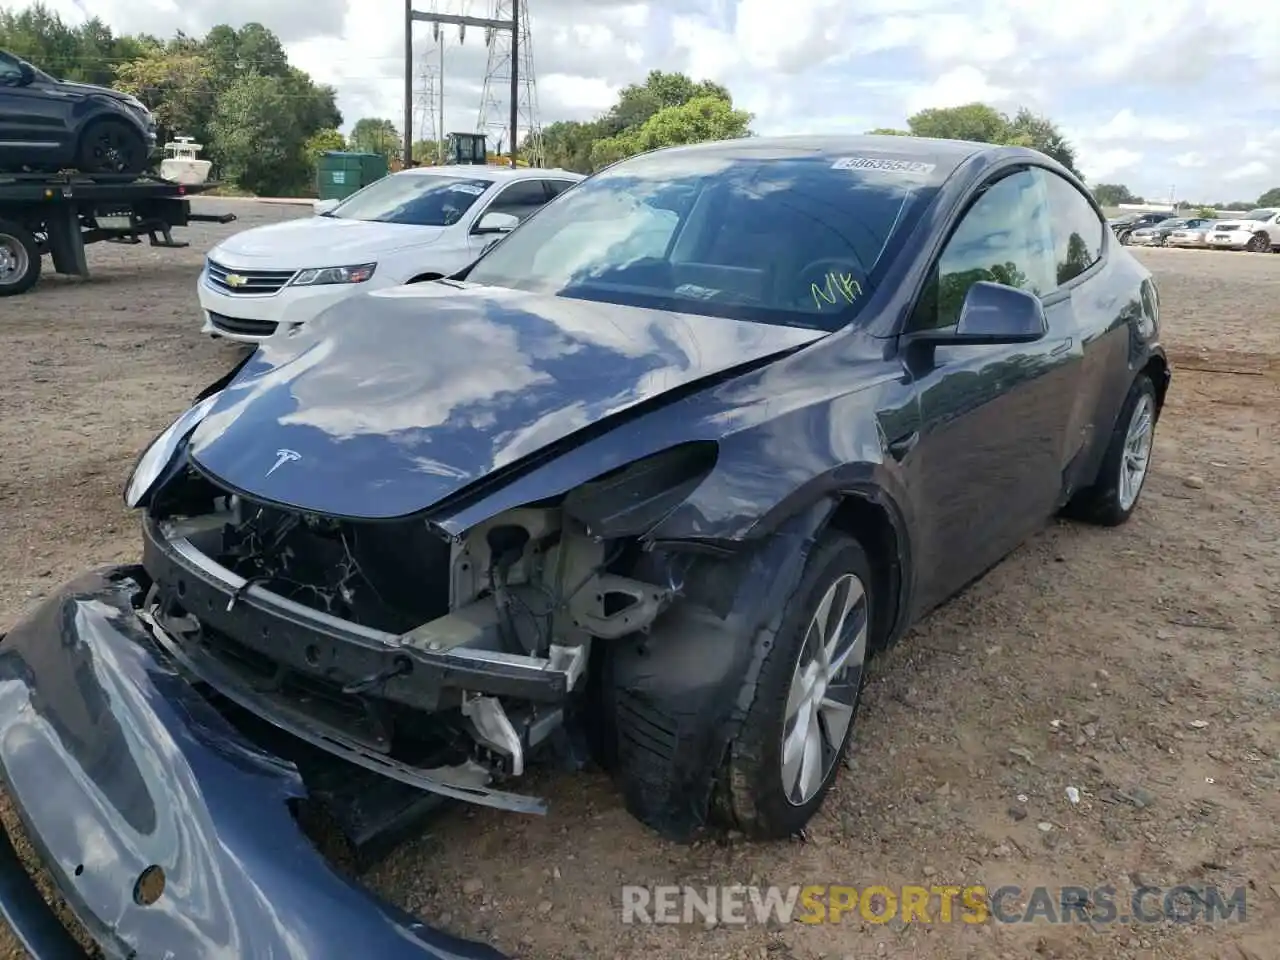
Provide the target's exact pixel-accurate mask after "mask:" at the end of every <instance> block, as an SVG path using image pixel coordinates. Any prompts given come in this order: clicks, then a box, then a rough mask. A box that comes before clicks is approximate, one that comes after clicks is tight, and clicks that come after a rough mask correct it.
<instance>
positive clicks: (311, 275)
mask: <svg viewBox="0 0 1280 960" xmlns="http://www.w3.org/2000/svg"><path fill="white" fill-rule="evenodd" d="M377 266H378V265H377V264H376V263H362V264H360V265H359V266H355V267H317V268H315V269H314V270H302V271H300V272H299V273H298V275H297V276H296V277H294V278H293V286H295V287H318V286H322V285H324V284H331V283H364V282H365V281H366V280H368V279H369V278H370V277H372V276H373V271H374V270H375V269H376V268H377Z"/></svg>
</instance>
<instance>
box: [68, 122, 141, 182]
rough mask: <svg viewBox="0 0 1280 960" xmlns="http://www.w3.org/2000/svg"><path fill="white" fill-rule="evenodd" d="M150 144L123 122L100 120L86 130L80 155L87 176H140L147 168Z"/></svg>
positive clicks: (77, 164)
mask: <svg viewBox="0 0 1280 960" xmlns="http://www.w3.org/2000/svg"><path fill="white" fill-rule="evenodd" d="M147 159H148V158H147V142H146V141H145V140H144V139H143V138H142V134H140V133H139V132H138V131H137V130H136V129H134V127H132V126H130V125H129V124H128V123H125V122H124V121H123V120H98V121H96V122H94V123H92V124H90V126H89V127H88V129H86V130H85V132H84V135H83V137H82V138H81V140H80V147H79V149H78V150H77V151H76V166H77V167H78V168H79V169H80V170H81V171H82V172H84V173H118V174H128V175H137V174H139V173H142V171H143V170H145V169H146V168H147Z"/></svg>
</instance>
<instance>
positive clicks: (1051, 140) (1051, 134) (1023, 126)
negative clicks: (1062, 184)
mask: <svg viewBox="0 0 1280 960" xmlns="http://www.w3.org/2000/svg"><path fill="white" fill-rule="evenodd" d="M1004 142H1005V143H1009V144H1016V145H1017V146H1020V147H1030V148H1031V149H1032V150H1039V151H1040V152H1041V153H1043V154H1045V155H1046V156H1050V157H1053V159H1055V160H1057V161H1058V162H1059V163H1060V164H1062V165H1063V166H1064V167H1066V168H1067V169H1068V170H1070V171H1071V172H1072V173H1074V174H1075V175H1076V176H1077V177H1080V178H1081V179H1084V177H1083V175H1082V174H1081V173H1080V170H1079V169H1078V168H1077V167H1076V151H1075V148H1074V147H1072V146H1071V144H1070V143H1069V142H1068V141H1067V138H1066V137H1065V136H1063V134H1062V131H1061V130H1059V129H1058V128H1057V126H1056V125H1055V124H1054V123H1053V121H1051V120H1049V119H1048V118H1047V117H1042V116H1039V115H1037V114H1034V113H1032V112H1031V111H1030V110H1028V109H1027V108H1026V107H1023V108H1022V109H1021V110H1019V111H1018V112H1017V114H1016V115H1015V116H1014V118H1013V119H1012V120H1011V121H1009V126H1008V130H1007V132H1006V134H1005V139H1004Z"/></svg>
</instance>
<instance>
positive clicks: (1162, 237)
mask: <svg viewBox="0 0 1280 960" xmlns="http://www.w3.org/2000/svg"><path fill="white" fill-rule="evenodd" d="M1206 223H1209V221H1208V220H1206V219H1204V218H1203V217H1193V218H1191V219H1187V218H1186V217H1169V218H1167V219H1165V220H1161V221H1160V222H1159V223H1157V224H1155V225H1154V226H1151V227H1142V228H1141V229H1138V230H1134V231H1133V233H1131V234H1130V235H1129V242H1130V243H1134V244H1138V245H1139V246H1148V247H1163V246H1164V245H1165V243H1166V242H1167V241H1168V239H1169V235H1170V234H1172V233H1173V232H1174V231H1175V230H1188V229H1195V228H1197V227H1201V226H1203V225H1204V224H1206Z"/></svg>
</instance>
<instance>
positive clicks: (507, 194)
mask: <svg viewBox="0 0 1280 960" xmlns="http://www.w3.org/2000/svg"><path fill="white" fill-rule="evenodd" d="M551 197H552V194H551V192H550V191H549V190H548V189H547V184H546V182H545V181H543V180H516V181H514V182H513V183H509V184H507V185H506V186H505V187H503V188H502V189H500V190H499V191H498V192H497V194H496V195H495V196H494V198H493V199H492V200H490V201H489V205H488V206H487V207H485V208H484V210H482V211H480V213H478V214H477V215H476V218H475V221H474V223H475V224H479V222H480V220H481V219H482V218H483V217H484V215H485V214H486V213H506V214H510V215H511V216H513V217H515V218H517V219H518V220H520V221H521V222H524V221H525V220H526V219H527V218H528V217H530V216H532V215H533V214H534V213H536V212H537V211H538V210H540V209H542V208H543V207H544V206H546V204H547V202H548V201H549V200H550V199H551ZM472 229H473V230H474V229H475V227H474V226H473V227H472ZM498 239H501V235H498V236H496V237H495V236H494V235H493V234H477V233H474V232H473V233H471V234H470V236H469V238H468V243H469V246H470V248H471V254H472V256H475V257H478V256H480V254H482V253H483V252H484V251H485V248H486V247H488V246H490V245H492V244H493V243H494V242H495V241H496V240H498Z"/></svg>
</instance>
